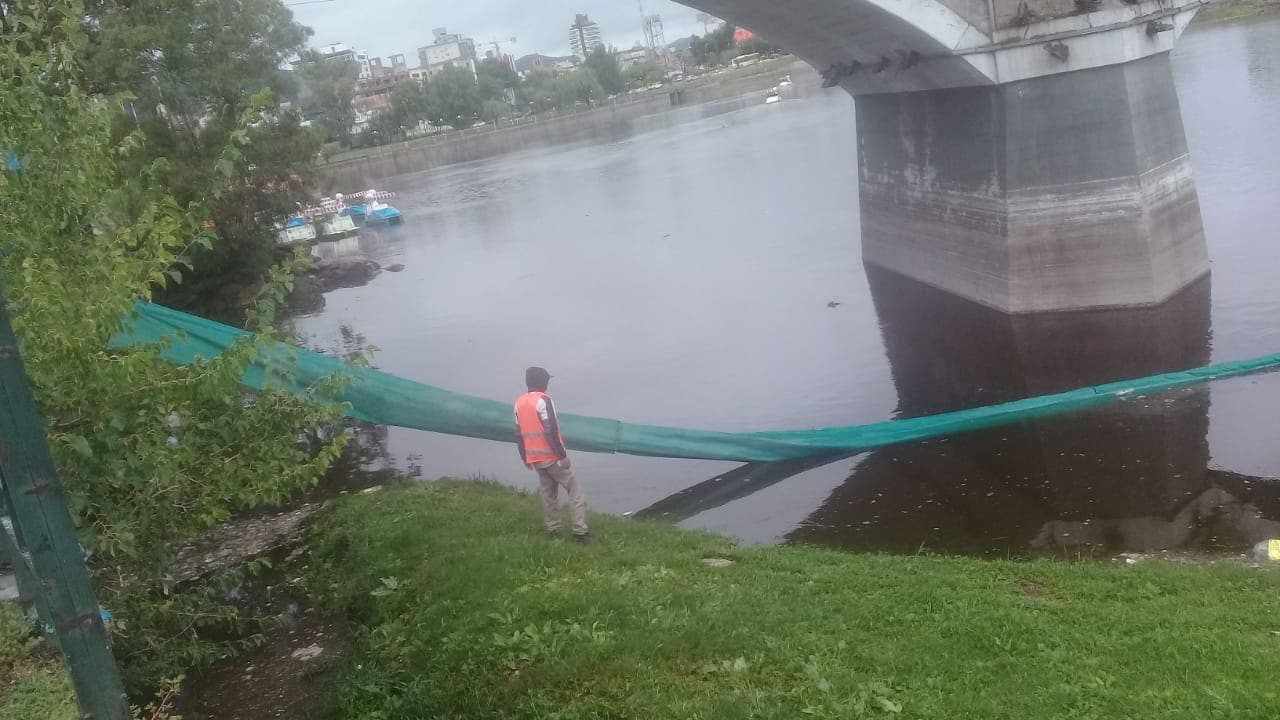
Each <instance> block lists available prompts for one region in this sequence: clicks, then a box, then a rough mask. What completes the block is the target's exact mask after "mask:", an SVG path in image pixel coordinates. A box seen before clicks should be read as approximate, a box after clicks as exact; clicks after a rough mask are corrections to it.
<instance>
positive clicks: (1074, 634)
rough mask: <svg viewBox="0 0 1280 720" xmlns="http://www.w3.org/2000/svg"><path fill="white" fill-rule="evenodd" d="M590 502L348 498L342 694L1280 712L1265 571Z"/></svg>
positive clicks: (480, 495) (331, 570)
mask: <svg viewBox="0 0 1280 720" xmlns="http://www.w3.org/2000/svg"><path fill="white" fill-rule="evenodd" d="M591 521H592V527H593V533H594V534H596V535H597V537H598V538H599V540H600V542H599V543H598V544H597V545H594V546H589V547H581V546H578V545H576V544H574V543H569V542H565V541H562V540H549V539H547V538H546V537H545V536H544V533H543V532H542V530H541V522H540V511H539V509H538V503H537V500H536V498H534V497H532V496H531V495H527V494H523V493H519V492H517V491H513V490H511V489H508V488H504V487H501V486H497V485H494V484H487V483H478V482H474V481H473V482H456V481H442V482H435V483H424V484H421V485H416V486H411V487H397V488H390V489H387V490H384V491H382V492H379V493H374V494H371V495H365V496H356V497H350V498H346V499H344V500H342V501H340V502H338V503H337V504H336V505H335V506H334V507H333V508H332V509H331V510H330V511H329V512H327V513H326V514H325V515H324V516H323V517H322V518H321V519H320V521H319V524H318V525H317V530H316V535H315V536H314V540H313V543H314V544H313V553H312V556H311V559H310V563H311V566H310V567H311V570H310V571H309V572H308V573H307V578H308V579H307V582H308V585H309V588H310V590H311V592H312V593H313V596H314V597H315V598H317V599H318V600H319V603H320V606H321V608H322V609H323V611H324V612H327V613H337V614H341V615H343V616H345V617H349V618H351V619H353V621H354V623H355V624H356V625H357V626H358V627H357V628H356V629H355V631H354V632H353V637H354V638H356V639H355V640H354V642H353V644H352V646H351V648H350V651H349V652H350V655H349V657H347V658H346V659H345V660H342V661H339V662H337V663H336V664H335V666H334V670H333V677H332V678H330V679H329V680H328V681H327V683H326V684H327V685H329V686H330V687H331V688H332V689H331V691H330V695H329V697H328V710H329V712H330V713H331V714H332V715H333V716H340V717H354V716H359V715H362V714H371V715H378V716H383V717H406V718H407V717H410V716H435V717H463V716H465V717H497V716H499V715H501V716H502V717H539V716H542V715H544V714H545V712H546V711H547V710H548V709H549V708H556V709H557V712H560V713H561V715H560V717H581V718H586V717H602V716H608V717H677V716H678V717H693V716H701V717H748V716H753V717H798V716H801V715H803V714H809V715H814V716H815V717H849V716H850V715H852V716H856V717H863V716H865V717H881V716H883V717H889V716H892V715H899V714H900V716H901V717H959V716H966V717H983V718H1011V719H1012V718H1024V717H1040V718H1066V717H1078V716H1080V713H1081V712H1083V711H1084V710H1086V709H1088V710H1089V712H1088V713H1086V714H1088V715H1090V716H1099V717H1103V716H1105V717H1143V716H1145V717H1164V718H1184V717H1185V718H1201V717H1209V716H1213V715H1214V714H1215V712H1217V711H1218V710H1220V709H1221V708H1222V707H1231V708H1233V711H1234V712H1233V714H1232V717H1240V718H1254V717H1256V718H1264V717H1275V716H1277V715H1280V694H1277V693H1275V692H1273V691H1265V690H1264V689H1263V688H1261V687H1260V686H1258V684H1257V682H1256V681H1255V680H1254V678H1257V677H1268V676H1269V674H1271V673H1273V672H1274V671H1276V670H1280V643H1278V640H1277V634H1276V633H1277V632H1280V628H1277V627H1274V613H1275V612H1276V609H1277V601H1276V600H1275V598H1276V597H1277V595H1278V594H1280V572H1277V571H1275V570H1272V569H1270V568H1263V569H1259V568H1254V567H1246V566H1243V565H1241V564H1238V563H1231V562H1222V563H1210V564H1207V565H1185V564H1179V563H1176V562H1163V561H1158V560H1151V561H1146V560H1143V561H1137V562H1134V563H1127V562H1107V563H1097V562H1061V561H1010V560H980V559H974V558H965V557H945V556H930V555H914V556H913V555H882V554H858V553H847V552H842V551H832V550H825V549H819V548H813V547H794V546H792V547H768V548H755V547H742V546H739V545H737V544H736V543H734V542H733V541H732V540H729V539H728V538H724V537H721V536H715V535H711V534H708V533H702V532H694V531H685V530H680V529H677V528H675V527H672V526H669V525H665V524H661V523H653V522H645V521H636V520H629V519H625V518H617V517H610V516H604V515H594V516H592V518H591ZM1187 677H1195V678H1196V682H1194V683H1188V682H1187V681H1186V679H1187ZM856 708H861V710H856ZM410 710H412V712H410Z"/></svg>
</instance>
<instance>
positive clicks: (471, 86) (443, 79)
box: [427, 65, 483, 127]
mask: <svg viewBox="0 0 1280 720" xmlns="http://www.w3.org/2000/svg"><path fill="white" fill-rule="evenodd" d="M427 95H428V97H429V99H430V104H431V109H432V110H433V111H434V113H435V114H436V117H434V118H431V119H432V121H433V122H435V123H436V124H437V125H452V126H454V127H466V126H467V125H470V124H471V123H472V122H474V121H475V118H477V117H478V116H479V115H480V109H481V106H482V105H483V101H482V100H481V98H480V88H479V86H477V85H476V79H475V77H474V76H473V75H472V74H471V71H469V70H466V69H464V68H459V67H454V66H452V65H449V66H446V67H445V68H443V69H442V70H441V71H440V73H439V74H438V75H436V76H435V77H433V78H431V82H430V83H428V85H427ZM459 123H463V124H461V125H460V124H459Z"/></svg>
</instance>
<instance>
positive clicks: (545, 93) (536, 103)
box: [524, 67, 605, 112]
mask: <svg viewBox="0 0 1280 720" xmlns="http://www.w3.org/2000/svg"><path fill="white" fill-rule="evenodd" d="M524 92H525V94H526V95H527V96H528V97H530V98H532V101H531V102H532V103H533V107H534V110H535V111H536V112H546V111H548V110H560V109H564V108H570V107H573V106H574V105H576V104H577V103H583V104H586V105H590V104H593V103H596V102H599V101H600V100H602V99H604V96H605V93H604V90H603V89H602V88H601V87H600V82H599V81H598V80H597V79H596V76H595V73H593V72H592V71H591V70H589V69H587V68H585V67H584V68H579V69H577V70H574V71H572V72H568V73H563V74H555V73H551V72H542V71H539V72H533V73H530V74H529V77H528V78H526V80H525V85H524Z"/></svg>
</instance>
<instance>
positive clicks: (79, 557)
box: [0, 294, 129, 720]
mask: <svg viewBox="0 0 1280 720" xmlns="http://www.w3.org/2000/svg"><path fill="white" fill-rule="evenodd" d="M0 466H2V467H3V472H4V475H3V477H4V482H5V489H6V491H7V493H8V498H9V502H10V503H11V507H10V510H11V512H12V513H13V517H12V520H13V524H14V529H15V531H16V532H15V537H16V539H17V540H18V541H20V542H21V543H22V544H23V546H24V547H23V548H17V549H18V550H19V551H21V550H22V549H25V550H26V552H27V553H28V554H29V555H30V558H31V571H32V574H33V575H34V576H35V578H37V579H38V580H39V595H40V596H41V598H40V600H41V601H40V602H39V603H38V606H39V607H40V610H41V621H42V623H43V624H44V625H45V627H46V630H48V629H51V630H52V634H53V635H54V637H56V638H57V640H58V645H59V647H61V649H62V655H63V657H64V658H65V659H66V662H67V668H68V670H69V672H70V675H71V683H72V685H73V686H74V687H75V691H76V699H77V701H78V702H79V704H80V716H81V718H82V719H84V720H90V719H91V720H128V718H129V702H128V699H127V698H126V697H125V694H124V686H123V685H122V684H121V682H120V671H119V669H118V668H117V667H116V661H115V658H114V657H113V656H112V655H111V647H110V645H109V644H108V641H107V633H106V628H105V627H103V624H102V616H101V610H100V609H99V607H98V602H97V600H96V599H95V598H94V595H93V587H92V586H91V585H90V583H89V570H88V568H87V567H85V563H84V554H83V550H82V549H81V547H80V542H79V541H78V540H77V539H76V529H75V525H74V524H73V523H72V521H71V514H70V513H69V512H68V511H67V505H66V501H65V499H64V497H63V492H62V483H61V482H60V481H59V480H58V474H57V471H56V470H55V469H54V467H53V457H52V456H51V455H50V454H49V445H48V442H47V440H46V439H45V435H44V429H43V425H42V424H41V422H40V415H39V413H38V411H37V410H36V404H35V398H34V397H33V396H32V395H31V387H30V385H29V384H28V382H27V373H26V370H25V369H24V368H23V365H22V356H21V355H20V354H19V352H18V342H17V338H15V337H14V334H13V327H12V326H11V325H10V323H9V314H8V310H7V308H6V307H5V304H4V300H3V295H2V294H0ZM6 534H7V533H6ZM15 561H16V562H15V563H14V566H15V568H16V567H18V566H19V565H20V564H21V563H23V562H24V561H25V559H24V557H23V556H22V555H19V556H18V557H16V558H15Z"/></svg>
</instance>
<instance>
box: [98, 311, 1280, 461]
mask: <svg viewBox="0 0 1280 720" xmlns="http://www.w3.org/2000/svg"><path fill="white" fill-rule="evenodd" d="M136 311H137V315H136V317H134V318H132V319H131V320H130V321H129V322H128V323H126V328H125V330H124V331H123V332H121V333H120V335H118V336H117V337H115V338H114V339H113V340H112V345H113V347H117V348H129V347H136V346H140V345H148V344H153V343H165V345H164V350H163V352H162V355H163V356H164V357H165V358H166V359H168V360H170V361H172V362H175V363H179V364H182V365H190V364H192V363H194V362H196V361H197V359H198V358H202V357H203V358H212V357H217V356H218V355H219V354H220V353H222V351H223V350H225V349H226V348H228V347H230V346H231V345H232V344H234V343H235V342H237V341H238V340H240V338H242V337H244V336H245V335H246V334H247V333H245V332H244V331H242V330H237V329H236V328H233V327H230V326H228V325H223V324H221V323H216V322H213V321H210V320H205V319H204V318H199V317H196V316H194V315H187V314H185V313H180V312H177V311H175V310H170V309H168V308H165V307H161V306H159V305H152V304H147V303H139V304H138V305H137V306H136ZM1276 369H1280V353H1278V354H1274V355H1266V356H1263V357H1259V358H1254V359H1252V360H1239V361H1235V362H1226V363H1219V364H1217V365H1210V366H1207V367H1202V368H1196V369H1193V370H1186V371H1182V372H1173V373H1164V374H1161V375H1152V376H1150V377H1144V378H1138V379H1136V380H1125V381H1122V382H1114V383H1108V384H1105V385H1097V386H1094V387H1087V388H1081V389H1079V390H1072V391H1070V392H1064V393H1057V394H1053V395H1042V396H1040V397H1033V398H1027V399H1025V400H1016V401H1014V402H1008V403H1002V404H999V405H989V406H986V407H979V408H972V409H968V410H959V411H957V412H950V413H943V414H940V415H930V416H927V417H918V418H910V419H905V420H890V421H887V422H879V423H872V424H869V425H853V426H849V427H837V428H819V429H813V430H785V431H777V432H755V433H726V432H715V431H710V430H687V429H683V428H672V427H661V426H657V425H632V424H629V423H624V422H621V421H618V420H610V419H607V418H596V417H585V416H581V415H564V416H562V417H561V427H562V430H563V433H564V437H565V442H566V443H567V444H568V446H569V447H570V448H572V449H575V450H583V451H587V452H599V453H623V454H627V455H643V456H649V457H668V458H690V459H698V460H729V461H740V462H772V461H777V460H788V459H793V458H804V457H813V456H819V455H840V454H849V453H856V452H863V451H867V450H873V449H875V448H880V447H885V446H888V445H894V444H897V443H903V442H909V441H913V440H923V439H926V438H932V437H939V436H943V435H951V434H954V433H961V432H968V431H971V430H982V429H985V428H992V427H998V426H1001V425H1008V424H1011V423H1016V422H1022V421H1025V420H1032V419H1035V418H1040V417H1045V416H1048V415H1056V414H1060V413H1065V412H1070V411H1072V410H1079V409H1082V408H1088V407H1094V406H1098V405H1104V404H1107V403H1112V402H1117V401H1119V400H1121V399H1123V398H1126V397H1131V396H1138V395H1149V394H1151V393H1155V392H1159V391H1162V390H1169V389H1172V388H1178V387H1184V386H1189V385H1195V384H1198V383H1203V382H1207V381H1211V380H1220V379H1225V378H1231V377H1239V376H1241V375H1248V374H1251V373H1259V372H1265V371H1269V370H1276ZM334 376H341V377H342V378H343V380H344V381H343V382H342V383H340V384H339V385H340V388H341V389H340V390H338V391H336V392H335V393H334V395H335V397H334V399H335V400H338V401H341V402H344V403H346V404H347V406H348V410H347V415H348V416H350V417H352V418H356V419H358V420H366V421H368V422H372V423H377V424H380V425H395V426H397V427H406V428H414V429H417V430H426V431H429V432H437V433H443V434H446V435H459V436H462V437H470V438H480V439H484V440H498V441H501V442H512V441H513V440H514V432H515V428H514V424H513V423H514V421H513V420H512V415H511V404H510V403H508V402H499V401H496V400H488V399H485V398H478V397H472V396H470V395H462V394H459V393H455V392H450V391H448V390H444V389H441V388H438V387H433V386H431V385H424V384H422V383H417V382H413V381H412V380H406V379H404V378H401V377H397V376H395V375H389V374H387V373H384V372H379V371H377V370H372V369H369V368H361V367H351V366H349V365H347V364H346V363H344V362H342V361H341V360H337V359H335V358H331V357H328V356H326V355H321V354H319V353H315V352H311V351H308V350H302V349H299V348H296V347H293V346H282V345H279V344H276V345H271V346H267V347H265V348H264V349H263V352H262V353H260V355H259V358H258V360H257V362H256V363H255V364H254V365H253V367H251V368H250V369H249V371H248V372H247V373H246V374H245V377H244V384H245V385H247V386H249V387H251V388H262V387H264V386H266V385H272V386H278V387H282V388H284V389H286V390H288V391H290V392H293V393H302V392H304V391H305V390H307V389H308V388H311V387H313V386H315V385H317V384H319V383H322V382H324V381H325V380H327V379H329V378H332V377H334Z"/></svg>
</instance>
